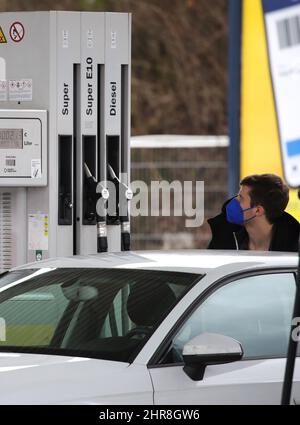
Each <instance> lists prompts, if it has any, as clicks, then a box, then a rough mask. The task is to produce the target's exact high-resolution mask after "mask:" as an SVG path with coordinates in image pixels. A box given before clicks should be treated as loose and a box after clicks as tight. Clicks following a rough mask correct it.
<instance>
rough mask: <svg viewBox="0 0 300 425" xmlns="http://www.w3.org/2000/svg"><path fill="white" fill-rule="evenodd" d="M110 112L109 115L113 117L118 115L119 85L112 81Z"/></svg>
mask: <svg viewBox="0 0 300 425" xmlns="http://www.w3.org/2000/svg"><path fill="white" fill-rule="evenodd" d="M110 90H111V95H110V107H109V108H110V112H109V114H110V115H111V116H113V117H115V116H116V115H117V83H115V82H113V81H111V83H110Z"/></svg>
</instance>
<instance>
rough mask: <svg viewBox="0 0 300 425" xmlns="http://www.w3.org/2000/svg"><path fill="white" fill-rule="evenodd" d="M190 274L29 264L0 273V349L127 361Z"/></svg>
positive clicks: (185, 287)
mask: <svg viewBox="0 0 300 425" xmlns="http://www.w3.org/2000/svg"><path fill="white" fill-rule="evenodd" d="M200 278H201V276H200V275H197V274H192V273H177V272H169V271H149V270H128V269H122V270H121V269H105V268H104V269H90V268H74V269H71V268H68V269H63V268H61V269H43V268H42V269H32V270H18V271H13V272H10V273H6V274H4V275H2V276H0V351H12V352H23V353H39V354H40V353H42V354H55V355H67V356H76V357H91V358H99V359H104V360H114V361H122V362H131V361H132V360H133V359H134V358H135V356H136V355H137V354H138V352H139V351H140V350H141V348H142V347H143V346H144V344H145V343H146V342H147V340H148V339H149V337H150V336H151V335H152V333H153V332H154V331H155V329H156V328H157V327H158V325H159V324H160V323H161V322H162V320H163V319H164V318H165V317H166V315H167V314H168V313H169V311H170V310H171V309H172V308H173V307H174V306H175V305H176V303H177V302H178V301H179V300H180V299H181V298H182V297H183V295H184V294H185V293H186V292H187V291H188V290H189V289H190V288H191V287H192V286H193V285H194V284H195V283H196V282H197V281H199V279H200Z"/></svg>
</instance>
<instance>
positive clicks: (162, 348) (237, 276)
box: [147, 267, 300, 369]
mask: <svg viewBox="0 0 300 425" xmlns="http://www.w3.org/2000/svg"><path fill="white" fill-rule="evenodd" d="M284 273H290V274H292V275H294V280H295V289H296V286H297V268H296V267H278V268H276V269H274V268H267V269H266V268H258V269H255V270H249V271H240V272H237V273H232V274H229V275H227V276H225V277H222V278H220V279H217V280H216V281H215V282H213V283H212V284H211V285H210V286H209V287H208V288H206V289H205V290H204V291H203V292H202V293H201V294H200V295H199V296H198V297H197V298H196V299H195V300H194V301H193V303H192V304H191V305H190V306H189V307H188V308H187V309H186V310H185V312H184V313H183V314H182V315H181V316H180V318H179V319H178V320H177V321H176V322H175V324H174V326H173V327H172V328H171V330H170V331H169V332H168V334H167V335H166V337H165V338H164V339H163V341H162V342H161V344H160V345H159V346H158V347H157V349H156V351H155V352H154V354H153V355H152V357H151V359H150V360H149V362H148V364H147V367H148V369H152V368H163V367H178V366H184V362H177V363H160V362H161V361H162V359H163V357H164V356H165V355H166V354H167V352H168V350H169V348H170V346H171V344H172V342H173V339H174V337H175V336H176V334H177V333H178V331H179V330H180V329H181V327H182V326H183V325H184V323H186V322H187V321H188V320H189V318H190V317H191V316H192V315H193V313H194V312H195V311H196V310H197V309H198V308H199V307H200V306H201V304H203V302H204V301H206V300H207V299H208V298H209V297H210V296H211V295H212V294H213V293H214V292H216V291H218V290H219V289H220V288H222V287H224V286H226V285H228V284H230V283H233V282H236V281H238V280H241V279H244V278H247V277H255V276H262V275H270V274H284ZM299 345H300V344H299ZM297 357H300V354H298V355H297ZM268 359H272V360H274V359H286V356H285V357H277V356H274V357H270V356H268V357H266V356H256V357H251V359H243V358H242V359H241V360H239V361H242V362H246V361H256V360H268Z"/></svg>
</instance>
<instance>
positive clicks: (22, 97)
mask: <svg viewBox="0 0 300 425" xmlns="http://www.w3.org/2000/svg"><path fill="white" fill-rule="evenodd" d="M8 89H9V100H16V101H28V100H29V101H30V100H32V80H31V79H23V80H9V84H8Z"/></svg>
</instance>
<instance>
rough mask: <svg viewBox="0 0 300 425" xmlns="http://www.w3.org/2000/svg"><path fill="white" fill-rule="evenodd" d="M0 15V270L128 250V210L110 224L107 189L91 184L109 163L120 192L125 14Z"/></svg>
mask: <svg viewBox="0 0 300 425" xmlns="http://www.w3.org/2000/svg"><path fill="white" fill-rule="evenodd" d="M0 17H1V29H2V31H3V34H4V35H5V38H6V40H7V43H2V44H1V53H0V56H1V58H0V76H1V79H2V80H1V81H0V83H1V84H0V108H1V109H0V272H1V271H5V270H8V269H10V268H11V267H14V266H17V265H21V264H24V263H26V262H31V261H36V260H40V259H46V258H49V257H57V256H70V255H76V254H80V255H88V254H95V253H97V252H105V251H108V252H113V251H120V250H121V249H129V239H130V238H129V215H128V213H127V216H126V217H125V218H123V217H119V212H118V211H117V212H116V214H117V216H116V217H115V218H116V220H115V221H114V222H113V220H112V219H111V218H110V217H109V215H108V213H107V204H108V200H109V197H108V196H109V194H108V190H107V189H108V188H107V187H106V185H105V183H102V185H101V184H100V183H98V182H106V181H107V180H108V177H107V176H108V174H109V179H110V180H111V177H110V171H108V164H110V165H111V166H112V167H113V168H114V172H115V177H114V179H115V181H116V182H117V184H116V189H117V190H118V191H119V193H120V196H121V198H122V199H123V195H121V193H122V194H123V192H122V191H123V189H121V188H123V187H124V186H123V184H122V183H121V181H122V182H123V183H124V184H125V185H126V184H128V181H125V180H124V181H123V180H122V178H121V176H122V174H123V173H125V174H126V175H127V176H128V177H127V178H128V179H129V170H130V154H129V152H130V142H129V141H130V115H131V114H130V79H131V15H130V14H128V13H102V12H65V11H51V12H13V13H10V12H4V13H1V14H0ZM126 190H128V188H127V189H126ZM126 190H125V192H124V199H126V206H128V205H127V201H128V199H129V198H130V195H129V198H128V199H127V198H126V196H127V197H128V193H129V192H126ZM118 202H119V201H118ZM118 209H119V203H118ZM127 211H128V209H127Z"/></svg>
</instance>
